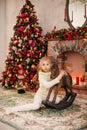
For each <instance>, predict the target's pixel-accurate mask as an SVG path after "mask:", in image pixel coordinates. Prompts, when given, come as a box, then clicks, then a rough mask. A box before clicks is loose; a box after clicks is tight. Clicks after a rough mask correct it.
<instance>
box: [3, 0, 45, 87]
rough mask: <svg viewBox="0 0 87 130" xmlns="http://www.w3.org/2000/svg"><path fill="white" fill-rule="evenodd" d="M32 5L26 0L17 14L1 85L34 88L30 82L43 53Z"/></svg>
mask: <svg viewBox="0 0 87 130" xmlns="http://www.w3.org/2000/svg"><path fill="white" fill-rule="evenodd" d="M35 13H36V12H35V11H34V5H32V4H31V2H30V1H29V0H26V3H25V5H24V6H23V8H22V9H21V10H20V13H19V15H18V16H17V21H16V25H15V26H14V28H13V29H14V35H13V37H12V38H11V41H10V44H9V52H8V56H7V59H6V61H5V64H6V67H5V71H4V72H3V73H2V86H4V87H6V88H12V87H17V88H20V87H23V86H25V87H26V88H28V89H34V87H35V86H34V85H33V83H32V82H31V81H32V78H33V77H34V75H35V74H36V73H37V64H38V62H39V60H40V58H41V57H42V56H44V54H45V45H44V42H43V37H42V28H41V27H40V26H39V23H38V19H37V16H36V14H35Z"/></svg>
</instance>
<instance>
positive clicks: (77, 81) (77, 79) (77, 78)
mask: <svg viewBox="0 0 87 130" xmlns="http://www.w3.org/2000/svg"><path fill="white" fill-rule="evenodd" d="M76 85H79V77H76Z"/></svg>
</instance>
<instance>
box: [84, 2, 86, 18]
mask: <svg viewBox="0 0 87 130" xmlns="http://www.w3.org/2000/svg"><path fill="white" fill-rule="evenodd" d="M84 17H86V4H85V5H84Z"/></svg>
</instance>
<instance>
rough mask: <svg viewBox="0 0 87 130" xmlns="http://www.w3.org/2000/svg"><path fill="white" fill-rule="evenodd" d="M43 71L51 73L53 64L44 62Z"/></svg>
mask: <svg viewBox="0 0 87 130" xmlns="http://www.w3.org/2000/svg"><path fill="white" fill-rule="evenodd" d="M41 69H42V71H44V72H49V71H50V69H51V63H50V61H45V60H44V61H43V62H42V64H41Z"/></svg>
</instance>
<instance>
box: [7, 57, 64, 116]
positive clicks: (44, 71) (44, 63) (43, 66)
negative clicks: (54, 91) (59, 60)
mask: <svg viewBox="0 0 87 130" xmlns="http://www.w3.org/2000/svg"><path fill="white" fill-rule="evenodd" d="M51 66H52V62H51V59H50V58H49V57H48V56H45V57H43V58H42V59H41V60H40V63H39V72H38V76H39V77H38V80H39V89H38V91H37V92H36V94H35V96H34V102H33V103H31V104H26V105H22V106H16V107H13V108H8V109H7V110H6V113H7V114H9V113H12V112H17V111H27V110H37V109H39V108H40V107H41V105H42V101H43V100H46V97H47V94H48V91H49V89H50V88H51V87H52V86H54V85H55V84H58V83H59V82H60V80H61V78H62V76H63V75H64V74H65V72H64V71H61V72H60V74H59V76H57V77H56V78H55V79H53V80H52V79H51V78H50V75H51ZM59 101H60V100H58V101H57V102H59Z"/></svg>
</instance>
